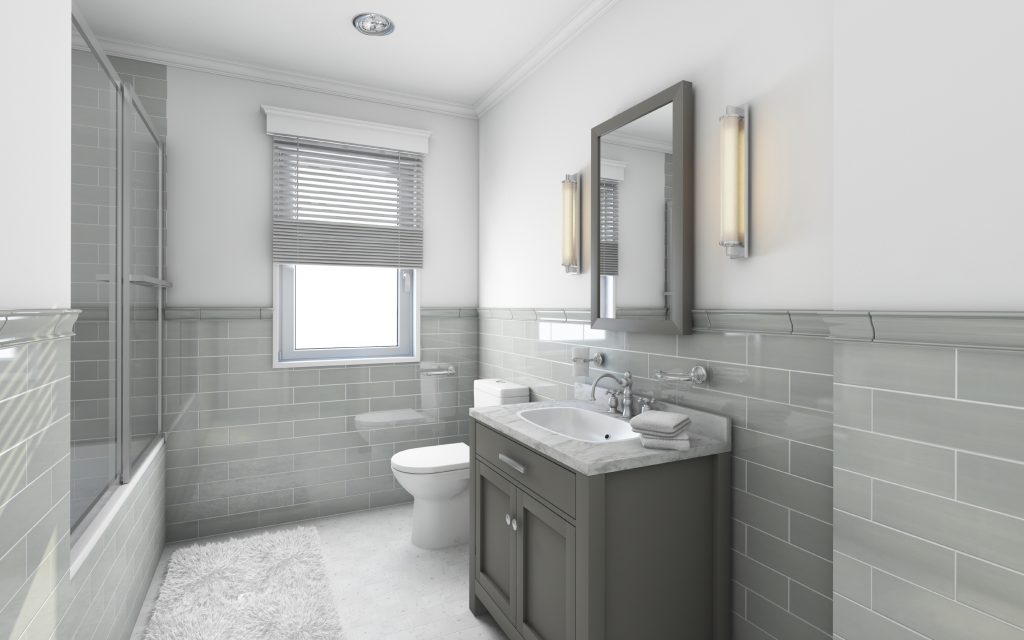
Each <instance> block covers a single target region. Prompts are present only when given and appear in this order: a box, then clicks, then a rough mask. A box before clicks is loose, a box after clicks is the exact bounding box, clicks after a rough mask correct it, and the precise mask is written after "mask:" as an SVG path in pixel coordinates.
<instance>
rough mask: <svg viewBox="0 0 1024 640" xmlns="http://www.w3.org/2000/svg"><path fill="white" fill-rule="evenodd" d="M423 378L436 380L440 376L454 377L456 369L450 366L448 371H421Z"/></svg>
mask: <svg viewBox="0 0 1024 640" xmlns="http://www.w3.org/2000/svg"><path fill="white" fill-rule="evenodd" d="M420 375H421V376H427V377H430V378H436V377H439V376H454V375H455V367H454V366H452V365H449V366H448V368H447V369H430V370H429V371H420Z"/></svg>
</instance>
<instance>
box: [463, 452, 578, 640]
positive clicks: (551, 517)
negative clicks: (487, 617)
mask: <svg viewBox="0 0 1024 640" xmlns="http://www.w3.org/2000/svg"><path fill="white" fill-rule="evenodd" d="M474 476H475V477H474V488H475V496H474V513H475V514H477V517H476V523H477V525H476V526H475V527H474V536H473V540H474V547H475V549H476V550H477V552H476V553H474V555H473V569H472V571H473V575H474V577H475V582H476V584H478V585H479V588H480V589H481V590H483V591H484V592H485V593H486V597H487V598H489V600H490V602H491V603H493V605H494V606H495V607H496V608H497V609H498V610H499V611H500V614H501V615H503V616H504V617H505V621H506V623H509V622H512V621H514V625H515V628H516V629H517V631H518V633H519V634H521V635H520V637H522V638H524V639H526V640H569V639H571V638H573V637H575V636H574V628H575V619H574V610H575V604H576V603H575V581H576V578H575V562H576V555H575V554H576V533H575V527H573V526H572V525H571V524H569V523H568V522H567V521H566V520H564V519H563V518H561V517H560V516H558V515H557V514H556V513H555V512H554V511H552V510H551V509H549V508H548V507H546V506H544V505H543V504H541V503H540V501H538V500H537V499H535V498H534V497H532V496H531V495H529V494H528V493H526V492H525V491H524V490H522V489H520V488H518V487H517V486H516V485H515V484H513V483H512V482H511V481H509V480H508V479H506V478H505V477H503V476H502V475H501V473H500V472H498V471H496V470H495V469H493V468H491V467H490V466H489V465H488V464H487V463H483V464H480V465H479V466H478V468H477V471H476V473H475V474H474Z"/></svg>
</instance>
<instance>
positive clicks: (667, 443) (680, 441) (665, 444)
mask: <svg viewBox="0 0 1024 640" xmlns="http://www.w3.org/2000/svg"><path fill="white" fill-rule="evenodd" d="M640 444H642V445H643V446H644V447H646V448H648V449H666V450H669V451H689V450H690V439H689V438H651V437H648V436H645V435H641V436H640Z"/></svg>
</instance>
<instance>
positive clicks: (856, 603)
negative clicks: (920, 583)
mask: <svg viewBox="0 0 1024 640" xmlns="http://www.w3.org/2000/svg"><path fill="white" fill-rule="evenodd" d="M838 597H839V598H842V599H843V600H846V601H847V602H849V603H851V604H853V605H854V606H856V607H858V608H860V609H864V610H865V611H870V612H871V613H873V614H875V615H876V616H878V617H879V618H882V619H883V620H886V621H887V622H891V623H892V624H894V625H895V626H897V627H899V628H901V629H903V630H905V631H909V632H910V633H912V634H914V637H915V638H921V640H928V638H927V637H925V636H923V635H921V634H920V633H918V632H917V631H914V630H913V629H911V628H910V627H908V626H906V625H904V624H902V623H900V622H897V621H896V620H893V619H892V618H890V617H888V616H886V615H884V614H882V613H879V612H878V611H875V610H874V609H873V608H871V607H865V606H864V605H862V604H861V603H859V602H857V601H856V600H852V599H850V598H847V597H846V596H844V595H839V596H838ZM836 640H845V636H840V635H839V634H836Z"/></svg>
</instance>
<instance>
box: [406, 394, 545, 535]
mask: <svg viewBox="0 0 1024 640" xmlns="http://www.w3.org/2000/svg"><path fill="white" fill-rule="evenodd" d="M529 399H530V388H529V387H526V386H523V385H519V384H515V383H511V382H507V381H505V380H498V379H487V380H477V381H476V382H475V383H473V406H476V407H486V406H491V405H497V404H516V403H519V402H528V401H529ZM391 471H392V473H394V474H395V479H396V480H398V484H400V485H402V488H403V489H405V490H406V491H408V492H409V494H410V495H411V496H412V498H413V503H412V543H413V544H414V545H416V546H417V547H420V548H422V549H444V548H445V547H452V546H455V545H460V544H466V543H467V542H469V447H468V446H466V445H465V444H464V443H462V442H456V443H454V444H440V445H434V446H431V447H417V448H415V449H405V450H404V451H399V452H398V453H396V454H395V455H393V456H392V457H391Z"/></svg>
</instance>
